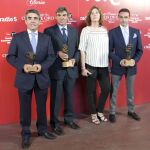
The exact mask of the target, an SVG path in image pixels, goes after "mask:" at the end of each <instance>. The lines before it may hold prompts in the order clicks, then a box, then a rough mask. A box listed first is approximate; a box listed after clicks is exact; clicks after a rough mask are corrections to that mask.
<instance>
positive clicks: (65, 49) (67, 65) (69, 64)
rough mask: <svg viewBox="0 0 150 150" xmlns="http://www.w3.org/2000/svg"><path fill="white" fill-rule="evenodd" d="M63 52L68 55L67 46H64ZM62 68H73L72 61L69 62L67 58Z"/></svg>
mask: <svg viewBox="0 0 150 150" xmlns="http://www.w3.org/2000/svg"><path fill="white" fill-rule="evenodd" d="M62 52H63V53H66V54H67V53H68V45H67V44H63V48H62ZM62 67H64V68H67V67H73V64H72V62H71V61H69V59H68V58H66V59H64V60H63V62H62Z"/></svg>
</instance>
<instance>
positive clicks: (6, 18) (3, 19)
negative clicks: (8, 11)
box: [0, 16, 18, 22]
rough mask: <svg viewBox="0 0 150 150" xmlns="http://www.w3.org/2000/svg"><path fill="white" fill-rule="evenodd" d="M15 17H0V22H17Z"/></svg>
mask: <svg viewBox="0 0 150 150" xmlns="http://www.w3.org/2000/svg"><path fill="white" fill-rule="evenodd" d="M17 20H18V19H17V17H9V16H7V17H0V22H17Z"/></svg>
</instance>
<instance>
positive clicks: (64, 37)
mask: <svg viewBox="0 0 150 150" xmlns="http://www.w3.org/2000/svg"><path fill="white" fill-rule="evenodd" d="M61 30H62V31H63V34H62V35H63V40H64V43H67V39H68V37H67V35H66V32H65V31H66V29H65V28H62V29H61Z"/></svg>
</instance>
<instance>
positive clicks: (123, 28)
mask: <svg viewBox="0 0 150 150" xmlns="http://www.w3.org/2000/svg"><path fill="white" fill-rule="evenodd" d="M120 28H121V30H127V31H129V26H128V25H127V26H126V27H123V26H122V25H120Z"/></svg>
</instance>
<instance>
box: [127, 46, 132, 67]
mask: <svg viewBox="0 0 150 150" xmlns="http://www.w3.org/2000/svg"><path fill="white" fill-rule="evenodd" d="M131 49H132V44H128V45H127V47H126V48H125V52H126V58H125V59H126V60H125V66H126V67H132V66H134V61H133V60H132V59H131Z"/></svg>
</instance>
